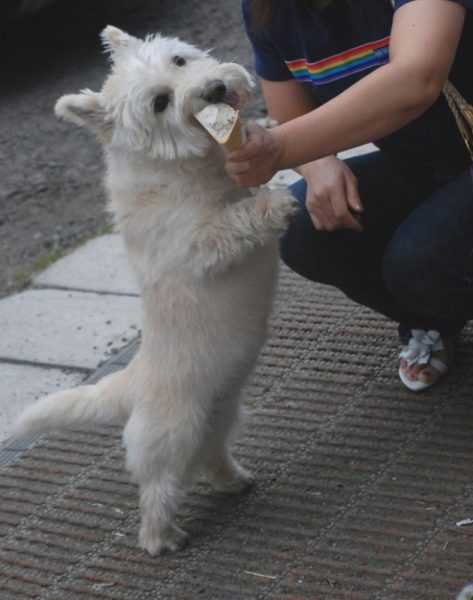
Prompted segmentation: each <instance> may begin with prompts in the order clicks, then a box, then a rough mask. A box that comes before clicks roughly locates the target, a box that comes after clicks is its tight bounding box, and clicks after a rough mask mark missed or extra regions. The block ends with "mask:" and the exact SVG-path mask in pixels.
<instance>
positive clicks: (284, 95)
mask: <svg viewBox="0 0 473 600" xmlns="http://www.w3.org/2000/svg"><path fill="white" fill-rule="evenodd" d="M260 82H261V90H262V92H263V97H264V100H265V104H266V108H267V110H268V114H269V116H270V117H272V118H273V119H275V120H276V121H277V122H278V123H280V124H282V123H286V122H287V121H290V120H292V119H295V118H297V117H300V116H302V115H305V114H307V113H309V112H311V111H312V110H314V108H315V107H316V106H317V103H316V101H315V98H314V95H313V94H312V92H311V91H310V90H309V89H308V88H307V86H305V85H302V84H301V83H299V82H298V81H297V80H296V79H289V80H286V81H267V80H265V79H262V80H260ZM297 170H298V171H299V172H300V174H301V175H302V176H303V177H304V179H305V180H306V183H307V196H306V207H307V210H308V212H309V214H310V216H311V219H312V221H313V223H314V226H315V227H316V228H317V229H319V230H325V231H334V230H335V229H340V228H349V229H355V230H356V231H361V229H362V227H361V225H360V222H359V220H358V219H357V218H355V216H354V215H353V212H355V213H356V212H358V213H359V212H361V211H362V210H363V208H362V203H361V200H360V197H359V194H358V182H357V180H356V177H355V176H354V175H353V173H352V172H351V170H350V169H349V168H348V167H347V166H346V165H345V163H344V162H343V161H341V160H339V159H338V158H337V157H336V156H333V155H332V156H327V157H324V158H320V159H317V160H314V161H311V162H309V163H306V164H304V165H301V166H300V167H298V168H297Z"/></svg>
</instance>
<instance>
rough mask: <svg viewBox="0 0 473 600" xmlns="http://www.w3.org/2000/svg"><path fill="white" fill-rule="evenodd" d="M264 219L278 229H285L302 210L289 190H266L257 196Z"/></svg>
mask: <svg viewBox="0 0 473 600" xmlns="http://www.w3.org/2000/svg"><path fill="white" fill-rule="evenodd" d="M257 201H258V203H259V206H260V209H261V212H262V214H263V217H264V218H265V219H267V220H269V221H270V222H271V224H272V225H273V226H274V227H275V228H276V229H278V230H279V229H285V228H286V227H287V225H288V224H289V222H290V220H291V219H292V217H294V216H295V215H296V214H297V213H298V212H299V209H300V206H299V203H298V201H297V200H296V199H295V198H294V196H293V195H292V194H291V192H290V191H289V190H288V189H284V188H277V189H274V190H270V189H268V188H264V189H263V190H261V192H260V193H259V194H258V196H257Z"/></svg>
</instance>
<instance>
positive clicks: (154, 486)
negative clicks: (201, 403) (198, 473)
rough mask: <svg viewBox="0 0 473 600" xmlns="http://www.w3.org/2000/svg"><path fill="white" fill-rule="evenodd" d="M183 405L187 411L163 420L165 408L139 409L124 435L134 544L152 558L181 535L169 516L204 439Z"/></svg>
mask: <svg viewBox="0 0 473 600" xmlns="http://www.w3.org/2000/svg"><path fill="white" fill-rule="evenodd" d="M187 406H188V407H189V410H188V411H187V414H186V413H185V412H184V410H180V411H179V414H178V415H175V416H174V417H173V418H172V419H171V418H170V417H168V419H167V420H166V417H165V416H164V411H163V413H161V414H159V415H158V414H156V413H155V414H153V415H150V414H149V413H148V411H143V410H141V409H139V408H138V409H136V410H135V411H134V412H133V414H132V416H131V417H130V420H129V421H128V423H127V425H126V427H125V431H124V434H123V438H124V443H125V446H126V449H127V468H128V470H129V471H131V473H132V478H133V480H134V481H135V482H136V483H138V484H139V490H140V512H141V526H140V533H139V545H140V547H141V548H142V549H143V550H146V551H147V552H148V553H149V554H151V555H152V556H155V555H157V554H160V553H161V552H162V551H164V550H169V551H175V550H177V549H179V548H180V547H181V546H182V545H183V542H184V541H185V537H186V533H185V532H183V531H182V530H181V529H179V528H178V527H177V526H176V524H175V523H174V519H175V516H176V512H177V509H178V506H179V503H180V501H181V499H182V496H183V494H184V490H185V488H186V487H187V485H188V484H189V481H190V479H191V477H192V474H193V471H194V469H195V467H196V457H197V456H198V453H199V448H200V447H201V444H202V437H203V427H202V426H201V423H200V422H199V418H197V419H196V414H195V412H193V411H192V410H191V408H192V403H191V402H189V403H187ZM183 407H184V404H183V403H182V404H181V408H183ZM184 408H185V407H184Z"/></svg>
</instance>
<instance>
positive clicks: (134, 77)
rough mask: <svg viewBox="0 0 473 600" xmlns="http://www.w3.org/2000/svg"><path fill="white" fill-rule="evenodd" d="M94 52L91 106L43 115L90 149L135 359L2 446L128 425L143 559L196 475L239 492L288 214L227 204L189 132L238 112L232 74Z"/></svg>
mask: <svg viewBox="0 0 473 600" xmlns="http://www.w3.org/2000/svg"><path fill="white" fill-rule="evenodd" d="M102 38H103V40H104V43H105V45H106V47H107V48H108V50H109V51H110V53H111V57H112V63H113V67H112V72H111V74H110V75H109V77H108V79H107V80H106V82H105V84H104V86H103V89H102V91H101V92H98V93H94V92H91V91H90V90H85V91H83V92H82V93H80V94H77V95H67V96H63V97H62V98H60V99H59V100H58V102H57V105H56V113H57V114H58V115H59V116H60V117H62V118H64V119H66V120H68V121H71V122H73V123H76V124H77V125H80V126H83V127H87V128H88V129H90V130H92V131H94V132H95V133H96V134H97V135H98V136H99V138H100V139H101V141H102V142H103V145H104V150H105V157H106V162H107V177H106V185H107V189H108V193H109V198H110V203H109V208H110V211H111V212H112V214H113V215H114V219H115V222H116V224H117V226H118V228H119V229H120V231H121V232H122V234H123V237H124V240H125V244H126V247H127V249H128V253H129V256H130V259H131V262H132V265H133V267H134V270H135V272H136V274H137V277H138V280H139V283H140V286H141V296H142V302H143V313H144V316H143V337H142V343H141V347H140V349H139V351H138V353H137V354H136V356H135V358H134V359H133V360H132V361H131V363H130V364H129V365H128V366H127V367H126V368H125V369H124V370H122V371H120V372H118V373H114V374H112V375H110V376H108V377H106V378H104V379H103V380H102V381H100V382H99V383H98V384H97V385H91V386H81V387H78V388H76V389H73V390H67V391H63V392H59V393H56V394H53V395H51V396H48V397H47V398H44V399H42V400H40V401H39V402H37V403H36V404H34V405H33V406H31V407H30V408H28V409H27V410H26V411H25V412H24V413H23V414H22V415H21V417H20V419H19V420H18V422H17V423H16V425H15V426H14V428H13V431H12V433H11V438H18V437H21V436H24V435H26V434H31V433H33V432H40V431H46V430H51V429H55V428H66V427H71V426H74V425H75V424H78V423H84V422H90V423H93V422H114V421H119V422H122V423H124V424H125V423H126V426H125V430H124V435H123V439H124V443H125V446H126V452H127V467H128V469H129V470H130V471H131V473H132V477H133V479H134V480H135V481H136V482H137V483H138V484H139V486H140V507H141V515H142V519H141V528H140V536H139V539H140V546H141V547H142V548H144V549H145V550H147V551H148V552H149V553H150V554H152V555H155V554H158V553H159V552H160V551H162V550H164V549H168V550H175V549H177V548H178V547H179V545H180V543H181V541H182V539H183V537H184V533H183V532H182V531H181V530H180V529H179V528H178V527H177V526H176V525H175V522H174V521H175V514H176V510H177V507H178V502H179V499H180V497H181V495H182V493H183V491H184V490H185V488H186V486H187V485H188V484H189V483H190V481H191V480H192V477H193V476H194V475H195V474H196V472H197V471H198V470H201V471H203V472H204V473H205V474H206V476H207V479H208V480H209V481H210V482H211V483H212V484H213V485H214V486H215V487H216V488H217V489H218V490H220V491H223V492H230V493H235V492H240V491H242V490H243V489H244V488H246V487H247V486H248V485H249V483H250V482H251V476H250V474H249V473H247V472H246V471H245V470H244V469H243V468H242V467H240V466H239V465H238V464H237V463H236V462H235V461H234V459H233V458H232V456H231V454H230V451H229V448H228V440H229V436H230V433H231V432H232V430H233V429H234V427H235V425H236V423H237V421H238V415H239V410H240V409H239V406H240V403H239V393H240V389H241V387H242V385H243V383H244V382H245V380H246V379H247V377H248V375H249V373H250V372H251V370H252V368H253V366H254V364H255V361H256V359H257V356H258V353H259V351H260V348H261V346H262V344H263V342H264V340H265V336H266V323H267V317H268V314H269V312H270V309H271V302H272V297H273V292H274V287H275V282H276V276H277V263H278V259H277V237H278V235H279V234H280V232H281V231H282V230H283V229H284V228H285V227H286V225H287V223H288V221H289V219H290V217H291V216H292V215H293V214H294V213H295V212H296V210H297V208H296V206H297V204H296V201H295V200H294V199H293V198H292V197H291V196H290V194H289V193H288V192H286V191H280V190H279V191H269V190H262V191H261V192H260V193H259V195H257V196H256V197H252V196H249V195H248V193H247V192H245V191H242V190H241V189H239V188H238V187H237V186H236V185H235V184H234V183H233V182H232V181H231V180H230V179H229V177H228V176H227V175H226V172H225V170H224V153H223V151H222V149H221V148H220V147H219V146H218V145H217V144H216V143H215V142H214V141H212V140H211V139H210V137H209V136H208V134H207V133H206V132H205V131H204V130H203V129H202V128H201V126H200V125H199V124H198V123H197V122H196V121H195V119H194V118H193V116H192V115H193V114H194V113H195V112H197V111H198V110H200V109H202V108H203V107H204V106H205V105H206V104H207V103H209V102H217V101H224V102H227V103H229V104H230V105H232V106H233V107H234V108H241V107H242V106H243V105H244V104H245V103H246V102H247V101H248V99H249V98H250V87H251V85H252V81H251V78H250V76H249V75H248V73H247V72H246V71H245V70H244V69H243V68H242V67H241V66H239V65H236V64H232V63H225V64H221V63H219V62H217V61H216V60H215V59H213V58H211V57H210V56H209V55H208V54H207V53H206V52H202V51H200V50H197V49H196V48H194V47H192V46H190V45H188V44H186V43H183V42H182V41H180V40H178V39H174V38H165V37H161V36H159V35H157V36H153V37H148V38H146V39H145V40H139V39H137V38H135V37H132V36H130V35H128V34H126V33H124V32H123V31H120V30H119V29H117V28H115V27H111V26H109V27H107V28H106V29H105V30H104V32H103V34H102ZM215 82H217V84H216V83H215ZM217 92H218V93H217ZM222 95H223V97H222Z"/></svg>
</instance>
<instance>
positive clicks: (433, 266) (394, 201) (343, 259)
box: [281, 151, 473, 342]
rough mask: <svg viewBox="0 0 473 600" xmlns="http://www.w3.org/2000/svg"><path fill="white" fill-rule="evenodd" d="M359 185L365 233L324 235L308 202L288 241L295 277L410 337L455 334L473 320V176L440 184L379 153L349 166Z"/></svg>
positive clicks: (285, 248) (466, 173)
mask: <svg viewBox="0 0 473 600" xmlns="http://www.w3.org/2000/svg"><path fill="white" fill-rule="evenodd" d="M346 163H347V165H348V166H349V167H350V169H351V170H352V171H353V172H354V174H355V176H356V177H357V179H358V185H359V191H360V198H361V201H362V203H363V206H364V209H365V210H364V213H363V217H362V224H363V232H362V233H360V232H356V231H352V230H349V229H344V230H337V231H334V232H326V231H317V230H316V229H315V227H314V225H313V224H312V221H311V220H310V217H309V214H308V212H307V210H306V208H305V195H306V184H305V181H304V180H301V181H299V182H297V183H296V184H294V185H293V186H292V192H293V194H294V195H295V197H296V198H297V199H298V200H299V202H300V204H301V211H300V213H299V214H298V215H297V216H296V217H295V218H294V220H293V221H292V223H291V224H290V226H289V228H288V230H287V232H286V233H285V235H284V236H283V238H282V240H281V255H282V259H283V260H284V262H285V263H286V264H287V265H288V266H289V267H290V268H291V269H293V270H294V271H296V272H297V273H299V274H300V275H302V276H303V277H306V278H307V279H310V280H312V281H316V282H320V283H324V284H329V285H333V286H335V287H337V288H339V289H340V290H341V291H342V292H344V293H345V294H346V295H347V296H348V297H349V298H351V299H352V300H354V301H355V302H357V303H359V304H362V305H364V306H368V307H370V308H372V309H374V310H375V311H378V312H380V313H382V314H383V315H385V316H386V317H388V318H390V319H392V320H394V321H396V322H397V323H398V324H399V332H400V335H401V339H402V341H403V342H406V341H407V339H408V338H409V337H410V335H409V331H410V329H436V330H437V331H440V332H441V334H443V335H454V334H456V333H458V332H459V331H460V330H461V329H462V327H463V326H464V325H465V323H466V321H467V320H469V319H472V318H473V171H472V169H471V168H465V167H459V168H458V169H455V170H453V171H452V172H451V173H450V174H449V176H448V182H445V181H443V182H439V181H438V177H437V175H436V173H435V171H434V170H433V169H431V168H429V167H426V166H423V165H419V164H413V163H412V161H407V160H403V159H401V158H399V157H394V156H392V155H388V154H387V153H385V152H381V151H380V152H374V153H372V154H367V155H364V156H359V157H353V158H351V159H348V160H347V161H346Z"/></svg>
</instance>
